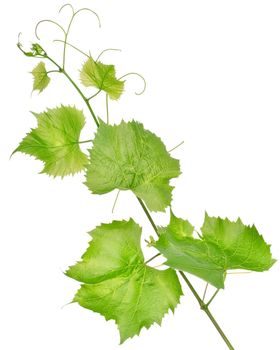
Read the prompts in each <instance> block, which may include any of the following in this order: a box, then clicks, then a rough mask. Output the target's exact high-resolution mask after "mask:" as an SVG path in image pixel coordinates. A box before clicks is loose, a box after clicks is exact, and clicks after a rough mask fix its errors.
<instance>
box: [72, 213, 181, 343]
mask: <svg viewBox="0 0 280 350" xmlns="http://www.w3.org/2000/svg"><path fill="white" fill-rule="evenodd" d="M91 236H92V237H93V239H92V241H91V242H90V245H89V248H88V250H87V251H86V253H85V254H84V255H83V257H82V261H81V262H78V263H77V264H76V265H74V266H72V267H70V268H69V270H68V271H67V272H66V274H67V275H68V276H69V277H72V278H74V279H76V280H78V281H80V282H83V284H82V285H81V288H80V289H79V291H78V292H77V294H76V296H75V298H74V301H75V302H77V303H79V304H80V305H81V306H83V307H85V308H87V309H90V310H92V311H94V312H98V313H100V314H101V315H103V316H104V317H105V318H106V320H115V321H116V323H117V325H118V328H119V331H120V337H121V342H124V341H125V340H126V339H127V338H130V337H133V336H134V335H138V334H139V333H140V330H141V328H143V327H146V328H149V327H150V326H151V325H152V324H153V323H155V322H156V323H158V324H161V320H162V318H163V316H164V314H165V313H167V312H168V310H169V309H170V310H172V311H174V309H175V307H176V305H177V304H178V303H179V299H180V296H181V295H182V290H181V286H180V283H179V280H178V277H177V275H176V273H175V271H174V270H172V269H167V270H157V269H155V268H152V267H149V266H147V265H146V264H145V262H144V257H143V253H142V251H141V246H140V237H141V228H140V226H139V225H137V224H136V223H135V222H134V221H133V220H132V219H130V220H129V221H114V222H113V223H111V224H103V225H101V226H99V227H97V228H96V229H95V230H93V231H92V232H91Z"/></svg>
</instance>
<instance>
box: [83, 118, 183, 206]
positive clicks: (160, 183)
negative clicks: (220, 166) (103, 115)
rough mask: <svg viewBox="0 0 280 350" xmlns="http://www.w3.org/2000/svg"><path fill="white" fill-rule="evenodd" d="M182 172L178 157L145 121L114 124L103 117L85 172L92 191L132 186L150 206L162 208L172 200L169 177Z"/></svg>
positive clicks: (98, 192)
mask: <svg viewBox="0 0 280 350" xmlns="http://www.w3.org/2000/svg"><path fill="white" fill-rule="evenodd" d="M179 174H180V167H179V161H178V160H176V159H174V158H172V157H171V156H170V155H169V153H168V152H167V151H166V148H165V146H164V144H163V143H162V141H161V140H160V139H159V138H158V137H157V136H156V135H154V134H153V133H151V132H150V131H148V130H145V129H144V127H143V125H142V124H140V123H138V122H135V121H132V122H128V123H125V122H124V121H122V122H121V124H119V125H114V126H111V125H107V124H105V123H104V122H102V121H100V127H99V129H98V131H97V134H96V137H95V139H94V143H93V148H92V149H91V151H90V163H89V165H88V167H87V173H86V185H87V186H88V188H89V189H90V190H91V191H92V193H95V194H103V193H108V192H110V191H113V190H114V189H116V188H118V189H120V190H131V191H133V192H134V193H135V194H136V196H138V197H140V198H141V199H143V201H144V202H145V203H146V205H147V206H148V208H149V209H150V210H152V211H163V210H164V209H165V208H166V207H167V206H168V205H170V203H171V197H172V196H171V192H172V189H173V187H172V186H170V185H169V180H170V179H171V178H174V177H177V176H179Z"/></svg>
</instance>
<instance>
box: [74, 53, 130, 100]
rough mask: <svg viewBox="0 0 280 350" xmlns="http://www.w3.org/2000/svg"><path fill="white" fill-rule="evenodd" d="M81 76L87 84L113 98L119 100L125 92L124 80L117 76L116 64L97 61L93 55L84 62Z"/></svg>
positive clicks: (82, 80)
mask: <svg viewBox="0 0 280 350" xmlns="http://www.w3.org/2000/svg"><path fill="white" fill-rule="evenodd" d="M80 78H81V82H82V83H83V84H84V85H85V86H87V87H88V86H94V87H96V88H98V89H99V90H103V91H105V92H106V93H107V94H108V95H109V97H110V98H111V99H112V100H118V99H119V98H120V96H121V94H122V93H123V89H124V82H123V81H121V80H119V79H117V78H116V70H115V66H113V65H107V64H103V63H101V62H100V61H97V62H96V61H94V59H93V58H92V57H90V58H89V59H88V60H87V61H86V62H85V63H84V65H83V67H82V70H81V73H80Z"/></svg>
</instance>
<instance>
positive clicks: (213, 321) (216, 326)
mask: <svg viewBox="0 0 280 350" xmlns="http://www.w3.org/2000/svg"><path fill="white" fill-rule="evenodd" d="M137 199H138V202H139V203H140V205H141V207H142V209H143V210H144V212H145V214H146V215H147V218H148V219H149V221H150V223H151V225H152V227H153V229H154V231H155V233H156V234H157V235H158V236H159V233H158V229H157V226H156V224H155V223H154V220H153V219H152V217H151V215H150V213H149V211H148V209H147V208H146V206H145V204H144V203H143V201H142V200H141V199H140V198H139V197H137ZM179 273H180V275H181V276H182V277H183V279H184V281H185V282H186V284H187V285H188V287H189V289H190V290H191V292H192V294H193V295H194V297H195V298H196V300H197V301H198V303H199V306H200V308H201V310H203V311H204V312H205V313H206V315H207V316H208V317H209V319H210V320H211V322H212V323H213V325H214V326H215V328H216V329H217V331H218V332H219V333H220V335H221V337H222V338H223V340H224V342H225V343H226V344H227V346H228V348H229V349H230V350H234V348H233V346H232V345H231V343H230V341H229V340H228V338H227V337H226V335H225V333H224V332H223V331H222V329H221V327H220V326H219V325H218V323H217V321H216V320H215V318H214V316H213V315H212V314H211V312H210V310H209V309H208V305H209V303H208V304H205V303H204V301H203V300H202V299H201V298H200V296H199V295H198V293H197V291H196V290H195V289H194V287H193V285H192V284H191V282H190V281H189V279H188V278H187V276H186V275H185V274H184V272H183V271H179ZM216 294H217V293H215V294H214V296H213V297H215V296H216ZM213 297H212V298H211V300H210V302H211V301H212V300H213Z"/></svg>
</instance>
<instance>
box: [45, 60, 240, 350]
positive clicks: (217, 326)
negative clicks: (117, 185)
mask: <svg viewBox="0 0 280 350" xmlns="http://www.w3.org/2000/svg"><path fill="white" fill-rule="evenodd" d="M44 57H45V58H47V59H48V60H49V61H51V62H52V63H53V64H54V65H55V66H56V67H57V68H58V69H59V72H61V73H63V74H64V75H65V76H66V78H67V79H68V80H69V81H70V83H71V84H72V85H73V86H74V88H75V89H76V90H77V92H78V93H79V95H80V96H81V97H82V99H83V100H84V102H85V103H86V105H87V107H88V109H89V111H90V113H91V115H92V117H93V119H94V121H95V124H96V126H97V127H99V122H98V120H97V118H96V116H95V114H94V112H93V109H92V107H91V105H90V103H89V101H88V99H87V98H86V97H85V95H84V94H83V93H82V91H81V89H80V88H79V87H78V85H77V84H76V83H75V82H74V80H73V79H72V78H71V77H70V76H69V74H68V73H67V72H66V71H65V69H64V68H62V67H61V66H60V65H59V64H58V63H56V62H55V61H54V60H53V59H52V58H51V57H49V56H48V55H45V56H44ZM136 198H137V200H138V202H139V203H140V205H141V207H142V209H143V211H144V212H145V214H146V216H147V218H148V220H149V221H150V224H151V225H152V227H153V229H154V231H155V233H156V235H157V236H159V233H158V229H157V226H156V224H155V222H154V220H153V218H152V217H151V214H150V212H149V210H148V209H147V208H146V206H145V204H144V202H143V201H142V199H141V198H139V197H137V196H136ZM179 273H180V275H181V276H182V278H183V279H184V281H185V282H186V284H187V286H188V287H189V289H190V291H191V292H192V294H193V295H194V297H195V298H196V300H197V301H198V303H199V306H200V308H201V310H203V311H204V312H205V313H206V315H207V316H208V317H209V319H210V320H211V322H212V323H213V325H214V326H215V328H216V329H217V331H218V332H219V334H220V335H221V337H222V338H223V340H224V342H225V343H226V344H227V346H228V348H229V349H230V350H234V348H233V346H232V345H231V343H230V341H229V340H228V338H227V337H226V335H225V334H224V332H223V330H222V329H221V327H220V326H219V324H218V323H217V321H216V320H215V318H214V316H213V315H212V313H211V312H210V310H209V308H208V305H207V304H205V303H204V301H203V300H202V299H201V298H200V296H199V295H198V293H197V291H196V290H195V288H194V287H193V285H192V284H191V282H190V281H189V279H188V278H187V276H186V275H185V274H184V272H183V271H179Z"/></svg>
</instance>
